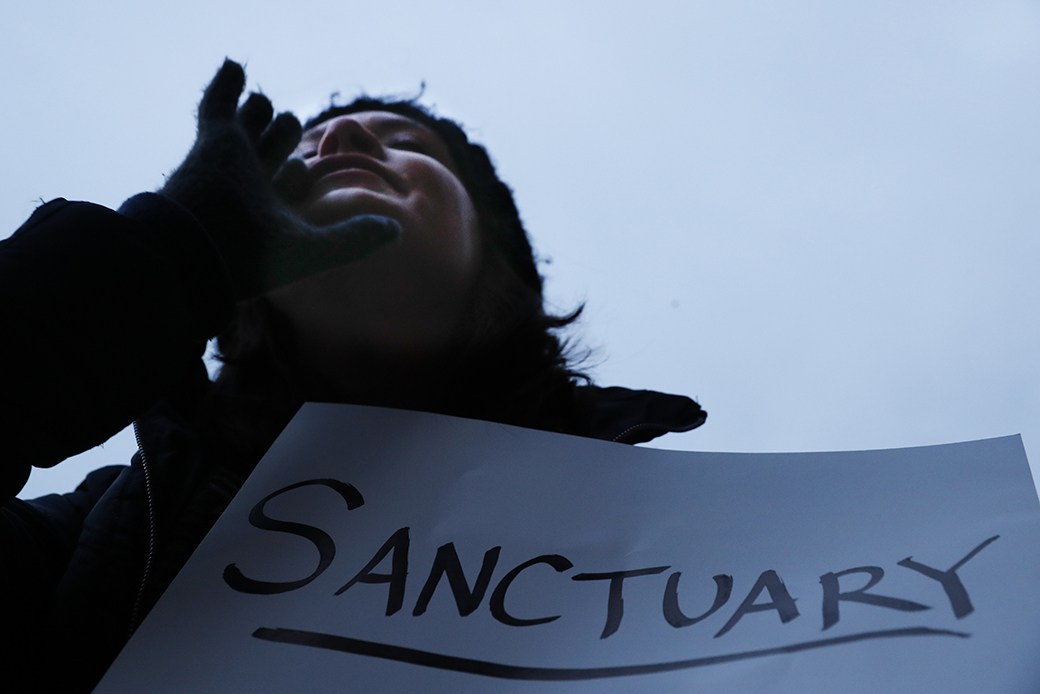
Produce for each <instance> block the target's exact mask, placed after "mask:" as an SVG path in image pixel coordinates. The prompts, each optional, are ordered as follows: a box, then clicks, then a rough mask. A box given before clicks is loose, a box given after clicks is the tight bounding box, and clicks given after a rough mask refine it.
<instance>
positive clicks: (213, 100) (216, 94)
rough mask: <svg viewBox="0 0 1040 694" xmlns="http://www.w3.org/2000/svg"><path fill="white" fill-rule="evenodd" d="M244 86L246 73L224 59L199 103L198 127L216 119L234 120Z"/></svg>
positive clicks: (237, 65)
mask: <svg viewBox="0 0 1040 694" xmlns="http://www.w3.org/2000/svg"><path fill="white" fill-rule="evenodd" d="M245 86H246V73H245V70H243V69H242V66H241V65H239V64H238V63H236V62H235V61H233V60H229V59H225V60H224V64H223V65H221V66H220V69H219V70H217V74H216V76H214V77H213V81H212V82H210V83H209V86H208V87H206V91H205V92H203V94H202V101H200V102H199V125H200V126H201V125H202V124H203V123H204V122H206V121H210V120H217V119H229V118H234V116H235V108H236V107H237V106H238V97H240V96H241V95H242V89H244V88H245Z"/></svg>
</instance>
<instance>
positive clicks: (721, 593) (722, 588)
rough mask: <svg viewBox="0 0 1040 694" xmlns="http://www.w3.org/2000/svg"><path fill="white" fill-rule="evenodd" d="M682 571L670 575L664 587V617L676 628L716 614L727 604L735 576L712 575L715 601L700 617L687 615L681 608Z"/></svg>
mask: <svg viewBox="0 0 1040 694" xmlns="http://www.w3.org/2000/svg"><path fill="white" fill-rule="evenodd" d="M681 575H682V572H680V571H676V572H675V573H673V574H672V575H671V576H669V577H668V585H667V586H665V589H664V605H663V606H662V608H663V609H664V618H665V619H666V620H668V623H669V624H671V625H672V626H673V627H675V628H676V629H679V628H680V627H688V626H690V625H692V624H696V623H697V622H699V621H701V620H704V619H707V618H708V617H710V616H712V615H713V614H715V612H717V611H718V609H719V608H720V607H722V606H723V605H725V604H726V601H727V600H729V596H730V593H732V592H733V577H732V576H727V575H725V574H719V575H718V576H712V579H713V580H714V581H715V602H714V603H712V605H711V609H709V610H708V611H707V612H705V613H704V614H702V615H701V616H700V617H687V616H686V615H684V614H683V611H682V610H681V609H679V576H681Z"/></svg>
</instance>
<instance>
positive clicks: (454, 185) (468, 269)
mask: <svg viewBox="0 0 1040 694" xmlns="http://www.w3.org/2000/svg"><path fill="white" fill-rule="evenodd" d="M420 217H421V218H422V226H423V227H424V229H425V233H423V234H421V239H422V241H423V245H424V246H426V249H425V250H426V252H427V253H429V254H431V255H432V256H435V257H438V258H439V259H440V260H441V262H442V263H444V264H445V265H448V266H451V267H452V269H453V271H454V272H455V273H456V274H457V276H458V277H459V278H460V279H469V278H470V277H472V276H473V274H474V273H475V272H476V269H477V265H478V264H479V262H480V257H481V250H482V249H481V234H480V220H479V218H478V216H477V211H476V208H475V207H474V206H473V202H472V200H471V199H470V197H469V194H468V193H467V192H466V189H465V188H464V187H463V186H462V184H461V183H459V182H458V181H457V180H455V179H454V177H452V178H451V180H450V181H445V180H443V179H441V180H438V181H437V185H436V186H435V187H434V188H433V190H432V191H431V194H430V195H429V196H427V198H426V199H425V200H424V204H423V205H421V208H420Z"/></svg>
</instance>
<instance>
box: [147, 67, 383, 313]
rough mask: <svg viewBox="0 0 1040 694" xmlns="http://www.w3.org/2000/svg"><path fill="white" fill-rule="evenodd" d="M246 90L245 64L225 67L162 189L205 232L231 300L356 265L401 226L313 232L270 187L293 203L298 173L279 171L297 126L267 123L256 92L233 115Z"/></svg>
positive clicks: (363, 223)
mask: <svg viewBox="0 0 1040 694" xmlns="http://www.w3.org/2000/svg"><path fill="white" fill-rule="evenodd" d="M244 87H245V72H244V71H243V70H242V66H241V65H239V64H238V63H235V62H233V61H231V60H226V61H225V62H224V64H223V65H222V66H221V68H220V69H219V70H218V71H217V74H216V76H215V77H214V78H213V81H212V82H211V83H210V84H209V86H208V87H207V88H206V91H205V93H204V94H203V96H202V101H201V102H200V103H199V111H198V136H197V138H196V140H195V144H194V146H193V147H192V148H191V151H190V152H189V153H188V156H187V157H186V158H185V160H184V163H182V164H181V165H180V167H178V168H177V170H176V171H174V172H173V173H172V174H171V175H170V177H169V178H168V179H167V181H166V185H164V186H163V188H162V189H161V190H160V191H159V192H160V193H161V194H163V195H166V196H168V197H170V198H172V199H173V200H176V201H177V202H179V203H180V204H181V205H183V206H184V207H186V208H187V209H188V210H189V211H191V212H192V213H193V214H194V215H195V217H196V218H197V219H198V220H199V221H200V222H201V223H202V224H203V226H205V227H206V230H207V231H208V232H209V234H210V236H211V237H212V238H213V241H214V242H215V243H216V245H217V246H218V248H219V249H220V251H221V254H222V255H223V258H224V262H225V264H226V265H227V267H228V270H229V271H230V273H231V281H232V284H233V286H234V289H235V293H236V298H239V299H245V298H249V297H252V296H256V295H258V294H262V293H264V292H266V291H268V290H271V289H274V288H276V287H280V286H282V285H285V284H289V283H290V282H293V281H295V280H298V279H302V278H304V277H308V276H310V275H314V274H317V273H319V272H324V271H325V270H330V269H332V268H335V267H339V266H340V265H344V264H346V263H350V262H352V261H354V260H358V259H360V258H363V257H364V256H366V255H368V254H369V253H371V252H372V251H374V250H376V249H377V248H379V247H381V246H383V245H384V244H386V243H389V242H390V241H393V240H394V239H396V238H397V237H398V236H399V235H400V225H399V224H398V223H397V222H396V221H394V220H391V219H389V218H386V217H379V216H374V215H363V216H358V217H353V218H351V219H348V220H345V221H343V222H340V223H338V224H334V225H331V226H326V227H314V226H312V225H309V224H307V223H305V222H303V221H302V220H300V219H299V218H298V217H296V216H295V215H294V214H292V212H290V211H289V209H288V208H287V207H286V205H285V203H284V202H283V201H282V200H281V199H279V196H278V195H277V194H276V192H275V185H278V186H279V187H280V189H284V192H285V194H286V195H287V196H291V192H292V188H293V179H294V174H296V173H299V172H296V171H294V170H293V166H292V164H293V162H289V164H288V165H287V166H285V167H282V164H283V163H284V162H285V160H286V158H287V157H288V156H289V154H290V153H291V152H292V151H293V149H294V148H295V147H296V145H297V143H298V142H299V140H300V134H301V127H300V122H299V121H298V120H297V119H296V117H295V116H293V115H292V114H291V113H281V114H279V115H278V116H277V117H275V118H274V119H273V120H272V116H274V109H273V108H272V106H271V102H270V101H268V99H267V97H265V96H263V95H261V94H256V93H253V94H250V95H249V98H248V99H246V101H245V103H243V104H242V106H241V107H240V108H239V107H238V100H239V97H240V96H241V95H242V90H243V88H244ZM300 164H302V162H300ZM279 169H281V171H279ZM276 172H279V176H278V181H277V182H276V183H274V184H273V183H272V180H273V179H274V177H275V173H276Z"/></svg>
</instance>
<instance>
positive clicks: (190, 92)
mask: <svg viewBox="0 0 1040 694" xmlns="http://www.w3.org/2000/svg"><path fill="white" fill-rule="evenodd" d="M9 5H10V6H9V7H6V8H5V10H4V13H3V14H4V21H3V23H2V24H0V37H2V40H0V88H2V92H0V93H2V94H3V98H4V99H5V103H4V108H3V110H2V115H0V119H2V120H0V123H2V125H3V133H4V135H3V138H2V141H0V160H2V161H3V162H4V166H3V169H2V171H0V236H5V235H7V234H9V233H10V232H12V231H14V229H15V228H17V226H18V225H19V224H21V222H22V221H24V219H25V218H26V217H27V216H28V215H29V214H30V213H31V212H32V210H33V209H34V207H35V206H36V205H37V204H38V201H39V200H40V199H43V200H48V199H51V198H53V197H58V196H61V197H66V198H69V199H82V200H90V201H93V202H98V203H101V204H105V205H109V206H113V207H114V206H118V205H119V204H120V202H121V201H122V200H123V199H125V198H127V197H129V196H130V195H133V194H134V193H137V192H139V191H142V190H154V189H156V188H157V187H158V186H160V185H161V184H162V181H163V174H164V173H168V172H169V171H170V170H172V169H173V168H174V167H175V166H176V165H177V164H178V163H179V162H180V160H181V159H182V158H183V156H184V154H185V153H186V152H187V150H188V148H189V147H190V145H191V143H192V139H193V134H194V132H193V130H194V114H193V112H194V108H195V105H196V103H197V101H198V98H199V96H200V94H201V89H202V87H203V86H204V85H205V84H206V83H207V82H208V81H209V79H210V78H211V76H212V74H213V72H214V71H215V70H216V68H217V67H218V66H219V65H220V63H221V61H222V60H223V58H224V56H225V55H226V56H229V57H231V58H233V59H235V60H238V61H243V62H245V63H246V68H247V73H248V79H249V86H250V88H254V89H255V88H262V89H263V91H264V92H265V93H266V94H268V95H269V96H270V97H271V99H272V100H273V102H274V104H275V106H276V107H277V108H279V109H282V110H284V109H290V110H293V111H295V112H296V113H297V114H298V115H300V116H306V115H309V114H313V113H314V112H316V111H317V110H319V109H320V108H321V107H322V106H324V105H325V104H326V103H327V101H328V98H329V95H330V93H332V92H336V91H338V92H340V93H341V94H342V95H343V97H344V98H349V97H350V96H352V95H353V94H355V93H357V92H358V91H360V90H366V91H368V92H370V93H375V94H383V93H395V94H402V93H403V94H414V93H415V92H416V91H417V90H418V89H419V87H420V85H421V84H422V83H424V82H425V84H426V91H425V97H424V100H425V101H426V102H427V103H429V104H432V105H434V106H435V107H436V108H437V109H438V110H439V111H440V112H441V113H442V114H444V115H447V116H450V117H453V118H456V119H459V120H461V121H462V122H463V123H464V124H465V125H466V126H467V128H468V130H469V132H470V133H471V135H472V136H473V137H474V138H475V139H477V140H479V141H481V142H483V143H484V144H486V145H487V146H488V148H489V150H490V152H491V153H492V156H493V157H494V159H495V161H496V163H497V165H498V168H499V171H500V173H501V175H502V177H503V178H504V179H505V180H506V181H507V182H509V183H510V184H511V185H512V186H513V188H514V189H515V191H516V197H517V201H518V204H519V207H520V210H521V213H522V215H523V218H524V220H525V222H526V225H527V228H528V230H529V231H530V233H531V235H532V237H533V239H534V242H535V246H536V249H537V251H538V252H539V254H540V255H541V256H542V258H543V260H544V263H543V265H542V269H543V272H544V273H545V275H546V276H547V278H548V284H547V293H548V296H549V298H550V300H551V302H552V303H553V305H554V306H556V307H558V308H559V309H560V310H561V311H566V310H570V309H571V308H573V307H574V306H576V305H577V304H578V303H580V302H582V301H585V302H586V303H587V310H586V313H585V318H584V321H583V323H582V324H581V326H580V329H579V331H578V332H577V334H576V337H577V338H579V339H580V341H581V344H583V345H586V346H588V347H591V348H593V350H594V352H593V357H592V361H591V362H590V364H591V366H592V368H591V374H592V375H593V377H594V378H595V380H596V382H597V383H600V384H602V385H625V386H629V387H634V388H653V389H658V390H665V391H670V392H677V393H684V394H688V395H691V396H694V397H696V398H697V399H698V400H699V401H700V402H701V404H702V405H703V406H704V407H705V408H706V409H707V410H708V412H709V418H708V422H707V424H706V425H705V426H704V427H703V428H701V429H700V430H697V431H695V432H692V433H689V434H684V435H672V436H670V437H666V438H665V439H663V440H662V442H661V445H662V446H664V447H670V448H682V449H688V450H717V451H818V450H839V449H865V448H892V447H901V446H915V445H927V444H935V443H945V442H951V441H962V440H969V439H977V438H985V437H990V436H1000V435H1005V434H1011V433H1021V434H1022V435H1023V437H1024V441H1025V445H1026V451H1027V453H1029V454H1030V455H1031V457H1032V458H1033V459H1034V467H1035V466H1036V465H1037V464H1038V463H1040V324H1038V321H1040V272H1038V269H1040V233H1038V232H1040V127H1038V126H1040V2H1037V1H1036V0H1031V1H1026V0H1009V1H1005V0H979V1H977V2H955V1H954V2H930V1H923V0H900V1H899V2H894V1H885V0H871V1H870V2H842V3H833V2H811V1H807V0H786V1H785V2H769V1H756V2H739V1H727V2H682V3H679V2H653V1H650V2H645V1H644V2H641V3H639V7H640V9H638V10H637V9H635V6H636V3H632V2H626V3H618V2H604V1H603V0H598V1H596V2H566V1H563V0H553V1H544V2H543V1H541V0H525V1H524V2H487V1H486V0H482V1H481V0H478V1H473V2H466V1H458V2H437V3H431V2H404V1H401V0H397V1H395V0H380V1H379V2H368V3H354V2H350V1H349V0H336V1H335V2H306V1H300V2H293V3H274V2H267V3H264V2H250V3H246V2H213V1H212V0H210V1H209V2H196V1H194V0H192V1H181V2H178V3H163V4H152V3H141V2H89V1H85V0H78V1H76V2H73V1H72V0H69V1H67V2H48V1H47V0H40V1H37V2H34V3H32V4H30V3H9ZM126 348H127V349H132V348H133V346H132V345H127V346H126ZM8 367H9V368H17V365H8ZM133 449H134V445H133V441H132V435H129V434H127V433H124V434H122V435H120V437H117V438H116V439H115V440H113V441H112V442H110V443H109V444H107V445H106V446H105V447H104V448H102V449H98V450H95V451H92V452H90V453H88V454H86V455H84V456H81V460H79V461H73V462H71V463H69V464H67V465H63V466H59V468H57V469H55V470H52V471H43V472H42V473H34V475H33V478H32V479H31V480H30V483H29V486H28V487H27V488H26V490H25V491H24V492H23V496H32V495H35V494H39V493H45V492H47V491H65V490H68V489H71V488H72V487H74V486H75V484H76V483H77V482H78V480H79V479H80V478H81V477H82V475H83V474H84V472H85V471H86V470H88V469H91V468H93V467H97V466H99V465H102V464H112V463H123V462H126V460H128V458H129V456H130V454H131V453H132V452H133ZM1038 469H1040V468H1038Z"/></svg>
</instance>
